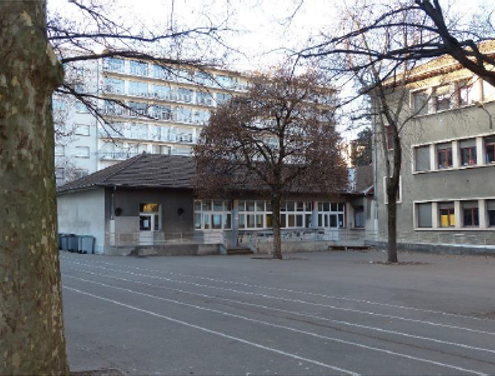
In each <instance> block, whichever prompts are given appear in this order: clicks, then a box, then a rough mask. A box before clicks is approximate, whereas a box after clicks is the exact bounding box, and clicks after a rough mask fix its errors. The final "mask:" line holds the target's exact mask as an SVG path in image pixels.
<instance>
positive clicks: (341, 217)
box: [339, 214, 345, 228]
mask: <svg viewBox="0 0 495 376" xmlns="http://www.w3.org/2000/svg"><path fill="white" fill-rule="evenodd" d="M339 227H340V228H344V227H345V223H344V214H339Z"/></svg>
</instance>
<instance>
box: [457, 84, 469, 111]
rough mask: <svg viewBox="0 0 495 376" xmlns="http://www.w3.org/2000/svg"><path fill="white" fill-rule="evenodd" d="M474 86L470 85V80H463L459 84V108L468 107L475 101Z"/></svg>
mask: <svg viewBox="0 0 495 376" xmlns="http://www.w3.org/2000/svg"><path fill="white" fill-rule="evenodd" d="M472 90H473V85H471V84H470V83H469V80H462V81H459V82H458V83H457V101H458V103H459V107H462V106H467V105H469V104H471V103H472V101H473V94H472Z"/></svg>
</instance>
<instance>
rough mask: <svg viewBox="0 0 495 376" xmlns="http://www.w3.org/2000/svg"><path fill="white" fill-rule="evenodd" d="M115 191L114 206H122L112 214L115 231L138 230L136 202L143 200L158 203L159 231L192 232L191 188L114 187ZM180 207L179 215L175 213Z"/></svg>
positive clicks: (137, 203)
mask: <svg viewBox="0 0 495 376" xmlns="http://www.w3.org/2000/svg"><path fill="white" fill-rule="evenodd" d="M114 195H115V196H114V197H115V203H114V208H115V209H117V208H120V209H122V214H121V215H120V216H119V217H115V230H116V232H117V233H137V232H139V204H144V203H157V204H160V210H161V213H160V214H161V221H162V226H161V231H162V232H165V233H192V232H193V203H194V196H193V192H192V191H184V190H182V191H179V190H158V189H128V188H117V189H116V190H115V192H114ZM179 208H182V209H183V210H184V214H183V215H182V216H181V217H179V216H178V214H177V210H178V209H179Z"/></svg>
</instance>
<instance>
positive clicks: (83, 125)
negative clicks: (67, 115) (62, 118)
mask: <svg viewBox="0 0 495 376" xmlns="http://www.w3.org/2000/svg"><path fill="white" fill-rule="evenodd" d="M81 128H84V129H87V131H84V132H82V131H81ZM90 133H91V127H90V126H89V125H88V124H77V125H76V129H75V131H74V134H75V135H77V136H89V135H90Z"/></svg>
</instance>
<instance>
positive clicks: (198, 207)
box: [194, 201, 201, 212]
mask: <svg viewBox="0 0 495 376" xmlns="http://www.w3.org/2000/svg"><path fill="white" fill-rule="evenodd" d="M194 210H195V211H197V212H199V211H201V201H194Z"/></svg>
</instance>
